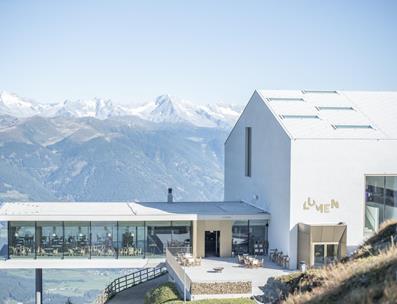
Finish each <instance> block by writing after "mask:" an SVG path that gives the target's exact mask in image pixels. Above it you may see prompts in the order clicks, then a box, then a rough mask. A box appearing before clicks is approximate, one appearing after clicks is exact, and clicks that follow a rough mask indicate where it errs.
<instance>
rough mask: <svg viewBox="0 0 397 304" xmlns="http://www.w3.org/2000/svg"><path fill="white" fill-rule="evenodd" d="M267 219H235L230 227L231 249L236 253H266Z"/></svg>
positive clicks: (267, 245)
mask: <svg viewBox="0 0 397 304" xmlns="http://www.w3.org/2000/svg"><path fill="white" fill-rule="evenodd" d="M267 229H268V221H266V220H250V221H235V222H234V223H233V227H232V251H233V253H234V254H235V255H236V254H245V253H249V254H253V255H267V254H268V247H269V243H268V240H267V239H268V238H267V236H268V230H267Z"/></svg>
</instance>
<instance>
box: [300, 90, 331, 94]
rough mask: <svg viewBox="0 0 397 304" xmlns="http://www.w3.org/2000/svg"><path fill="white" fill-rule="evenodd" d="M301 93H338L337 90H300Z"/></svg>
mask: <svg viewBox="0 0 397 304" xmlns="http://www.w3.org/2000/svg"><path fill="white" fill-rule="evenodd" d="M302 94H338V92H337V91H320V90H318V91H316V90H314V91H313V90H302Z"/></svg>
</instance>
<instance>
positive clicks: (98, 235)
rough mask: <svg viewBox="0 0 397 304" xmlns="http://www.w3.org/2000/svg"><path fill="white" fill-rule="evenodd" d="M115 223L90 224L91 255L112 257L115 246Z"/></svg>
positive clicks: (114, 252) (114, 253)
mask: <svg viewBox="0 0 397 304" xmlns="http://www.w3.org/2000/svg"><path fill="white" fill-rule="evenodd" d="M116 231H117V224H116V223H115V222H104V223H95V222H93V223H92V224H91V238H92V239H91V242H92V245H91V257H114V256H116V248H117V234H116Z"/></svg>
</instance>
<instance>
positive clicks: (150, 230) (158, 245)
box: [146, 222, 192, 256]
mask: <svg viewBox="0 0 397 304" xmlns="http://www.w3.org/2000/svg"><path fill="white" fill-rule="evenodd" d="M191 232H192V229H191V222H147V223H146V238H147V239H146V255H149V256H155V255H164V254H165V250H166V248H167V247H186V246H190V245H191Z"/></svg>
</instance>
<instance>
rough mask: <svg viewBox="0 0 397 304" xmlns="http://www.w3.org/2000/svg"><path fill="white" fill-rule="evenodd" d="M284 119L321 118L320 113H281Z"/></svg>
mask: <svg viewBox="0 0 397 304" xmlns="http://www.w3.org/2000/svg"><path fill="white" fill-rule="evenodd" d="M280 117H281V118H282V119H320V117H318V115H280Z"/></svg>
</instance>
